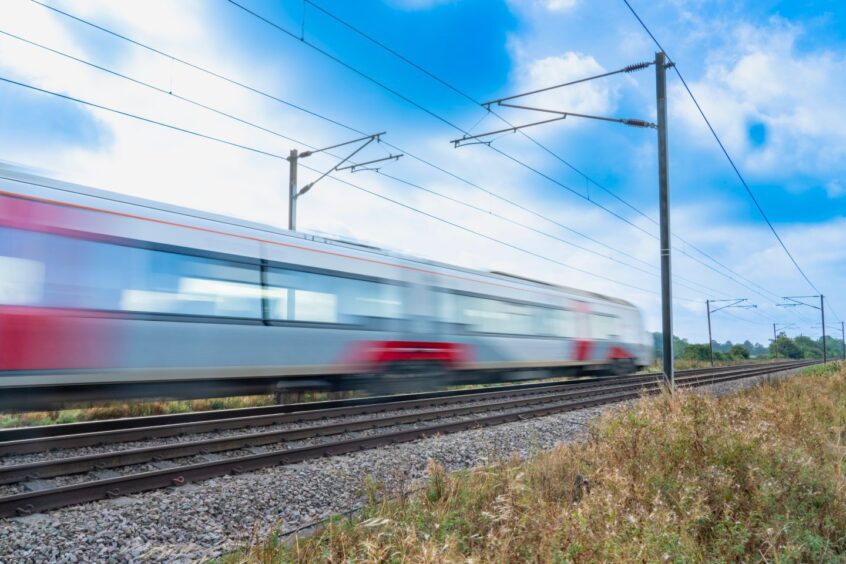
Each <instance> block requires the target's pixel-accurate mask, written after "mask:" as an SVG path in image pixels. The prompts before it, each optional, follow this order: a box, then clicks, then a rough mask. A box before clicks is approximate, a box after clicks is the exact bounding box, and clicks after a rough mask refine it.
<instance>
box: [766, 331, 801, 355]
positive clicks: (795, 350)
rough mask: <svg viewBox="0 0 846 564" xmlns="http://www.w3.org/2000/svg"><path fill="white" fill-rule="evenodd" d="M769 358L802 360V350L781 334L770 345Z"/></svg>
mask: <svg viewBox="0 0 846 564" xmlns="http://www.w3.org/2000/svg"><path fill="white" fill-rule="evenodd" d="M770 356H771V357H773V358H802V350H801V349H800V348H799V347H797V346H796V343H794V342H793V339H791V338H790V337H788V336H787V335H785V334H784V333H781V334H780V335H779V336H778V337H777V338H776V340H775V341H773V343H772V344H771V345H770Z"/></svg>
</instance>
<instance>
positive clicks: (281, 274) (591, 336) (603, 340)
mask: <svg viewBox="0 0 846 564" xmlns="http://www.w3.org/2000/svg"><path fill="white" fill-rule="evenodd" d="M651 354H652V345H651V338H650V337H649V335H648V334H647V333H645V332H644V330H643V324H642V320H641V316H640V313H639V312H638V310H637V308H635V307H634V306H633V305H632V304H630V303H628V302H626V301H623V300H620V299H616V298H611V297H608V296H603V295H600V294H596V293H592V292H587V291H582V290H576V289H573V288H567V287H564V286H559V285H553V284H549V283H546V282H540V281H536V280H529V279H525V278H521V277H519V276H515V275H511V274H507V273H503V272H480V271H475V270H470V269H466V268H460V267H455V266H450V265H447V264H441V263H437V262H432V261H428V260H422V259H417V258H411V257H406V256H400V255H398V254H395V253H392V252H388V251H385V250H381V249H378V248H375V247H369V246H366V245H361V244H357V243H354V242H347V241H340V240H333V239H330V238H326V237H318V236H315V235H310V234H304V233H298V232H291V231H286V230H283V229H277V228H274V227H269V226H266V225H260V224H254V223H249V222H245V221H240V220H235V219H232V218H228V217H222V216H217V215H212V214H208V213H202V212H198V211H195V210H190V209H185V208H179V207H175V206H170V205H165V204H162V203H157V202H152V201H146V200H141V199H137V198H132V197H128V196H124V195H120V194H116V193H111V192H106V191H102V190H97V189H93V188H88V187H83V186H78V185H74V184H69V183H66V182H60V181H57V180H53V179H49V178H45V177H43V176H39V175H36V174H32V173H30V172H22V171H19V170H14V169H9V168H8V167H4V168H0V410H11V409H36V408H46V407H54V406H58V405H66V404H68V403H73V402H80V401H92V400H99V399H106V398H130V397H148V398H153V397H155V398H188V397H215V396H224V395H236V394H257V393H268V392H278V391H287V390H305V389H319V390H349V389H366V390H370V391H371V392H377V393H384V392H391V391H398V390H413V389H424V388H433V387H440V386H445V385H454V384H465V383H478V382H495V381H506V380H518V379H527V378H544V377H551V376H558V375H565V374H579V373H606V374H607V373H627V372H631V371H633V370H634V369H636V368H637V367H641V366H644V365H647V364H649V363H650V362H651V360H652V358H651Z"/></svg>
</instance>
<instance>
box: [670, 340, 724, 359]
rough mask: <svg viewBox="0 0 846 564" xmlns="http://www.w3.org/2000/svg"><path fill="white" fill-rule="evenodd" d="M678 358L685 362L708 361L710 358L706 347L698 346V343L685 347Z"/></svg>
mask: <svg viewBox="0 0 846 564" xmlns="http://www.w3.org/2000/svg"><path fill="white" fill-rule="evenodd" d="M715 356H716V354H715ZM679 358H683V359H685V360H708V359H709V358H710V356H709V351H708V345H700V344H698V343H697V344H690V345H687V347H685V349H684V352H683V353H682V355H681V356H680V357H679Z"/></svg>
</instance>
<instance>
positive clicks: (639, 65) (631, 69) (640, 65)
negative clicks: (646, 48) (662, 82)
mask: <svg viewBox="0 0 846 564" xmlns="http://www.w3.org/2000/svg"><path fill="white" fill-rule="evenodd" d="M651 64H652V63H649V62H646V63H635V64H633V65H629V66H627V67H623V72H635V71H639V70H643V69H645V68H648V67H649V65H651Z"/></svg>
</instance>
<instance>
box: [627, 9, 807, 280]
mask: <svg viewBox="0 0 846 564" xmlns="http://www.w3.org/2000/svg"><path fill="white" fill-rule="evenodd" d="M623 2H624V3H625V4H626V6H627V7H628V8H629V10H630V11H631V13H632V15H634V17H635V18H636V19H637V21H638V22H639V23H640V25H641V27H643V29H644V31H646V33H648V34H649V37H651V38H652V41H653V42H654V43H655V45H656V46H657V47H658V48H659V49H660V50H661V51H663V52H664V53H667V51H666V49H664V47H663V46H662V45H661V43H660V42H659V41H658V39H657V38H656V37H655V35H654V34H653V33H652V31H651V30H650V29H649V27H648V26H647V25H646V23H644V21H643V19H642V18H641V17H640V16H639V15H638V13H637V12H636V11H635V9H634V8H633V7H632V5H631V3H629V0H623ZM667 59H668V60H669V61H670V62H672V59H671V58H670V56H669V55H667ZM672 67H673V69H675V71H676V75H678V77H679V80H680V81H681V83H682V85H683V86H684V89H685V90H686V91H687V94H688V96H690V99H691V100H692V101H693V104H694V105H695V106H696V109H697V110H698V112H699V115H700V116H702V119H703V120H704V121H705V124H706V125H707V126H708V129H709V130H710V131H711V135H712V136H713V137H714V140H715V141H716V142H717V144H718V145H719V146H720V150H721V151H722V152H723V155H725V157H726V159H727V160H728V162H729V164H730V165H731V168H732V169H733V170H734V172H735V174H736V175H737V178H738V179H739V180H740V183H741V184H742V185H743V188H744V189H745V190H746V193H747V194H748V195H749V198H750V199H751V200H752V202H753V203H754V204H755V207H756V208H757V209H758V213H760V214H761V217H762V218H763V219H764V221H765V222H766V223H767V226H768V227H769V228H770V231H772V233H773V235H774V236H775V238H776V240H777V241H778V243H779V245H780V246H781V248H782V249H783V250H784V252H785V253H786V254H787V256H788V257H789V258H790V261H791V262H792V263H793V266H795V267H796V270H798V271H799V274H801V275H802V278H804V279H805V282H807V283H808V285H809V286H811V288H813V289H814V291H815V292H817V293H819V294H821V293H822V292H820V291H819V289H818V288H817V287H816V286H815V285H814V283H813V282H811V279H810V278H808V276H807V275H806V274H805V271H804V270H802V267H801V266H799V263H798V262H796V259H795V258H793V254H791V252H790V250H788V248H787V245H785V244H784V241H783V240H782V238H781V236H780V235H779V234H778V231H776V229H775V226H773V224H772V222H771V221H770V218H769V217H767V214H766V212H765V211H764V208H762V207H761V204H760V203H759V202H758V198H756V197H755V194H754V193H753V192H752V189H751V188H750V187H749V184H747V182H746V179H745V178H744V177H743V175H742V174H741V173H740V170H739V169H738V168H737V165H736V164H735V163H734V159H732V158H731V155H729V152H728V150H727V149H726V147H725V145H723V141H722V140H721V139H720V136H719V135H717V132H716V131H715V130H714V126H712V125H711V120H709V119H708V116H706V115H705V111H704V110H703V109H702V106H701V105H699V101H698V100H697V99H696V96H694V95H693V92H692V91H691V89H690V87H689V86H688V84H687V81H686V80H685V79H684V77H683V76H682V74H681V71H680V70H679V67H678V65H677V64H675V63H673V65H672Z"/></svg>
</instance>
